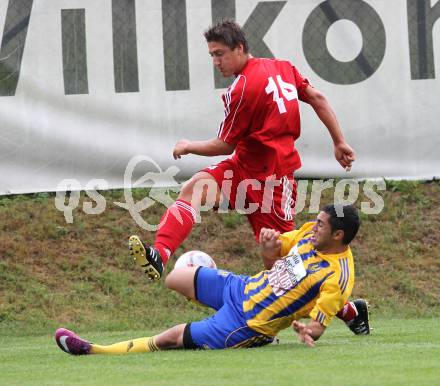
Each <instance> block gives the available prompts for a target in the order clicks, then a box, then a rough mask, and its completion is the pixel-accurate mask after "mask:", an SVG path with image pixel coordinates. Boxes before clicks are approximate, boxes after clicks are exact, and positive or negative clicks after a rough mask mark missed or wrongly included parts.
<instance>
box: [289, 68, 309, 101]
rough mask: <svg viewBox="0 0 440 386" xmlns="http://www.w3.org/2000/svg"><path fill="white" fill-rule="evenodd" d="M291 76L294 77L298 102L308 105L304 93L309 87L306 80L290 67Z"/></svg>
mask: <svg viewBox="0 0 440 386" xmlns="http://www.w3.org/2000/svg"><path fill="white" fill-rule="evenodd" d="M292 69H293V75H294V76H295V83H296V89H297V91H298V98H299V100H300V101H303V102H305V103H309V101H308V98H307V95H306V93H305V91H306V88H307V87H309V86H311V85H310V82H309V80H308V79H307V78H304V77H303V76H302V75H301V74H300V72H299V71H298V70H297V69H296V67H295V66H292Z"/></svg>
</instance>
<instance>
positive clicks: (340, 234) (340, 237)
mask: <svg viewBox="0 0 440 386" xmlns="http://www.w3.org/2000/svg"><path fill="white" fill-rule="evenodd" d="M333 240H336V241H340V242H341V243H342V242H343V241H344V231H343V230H342V229H338V230H337V231H334V232H333Z"/></svg>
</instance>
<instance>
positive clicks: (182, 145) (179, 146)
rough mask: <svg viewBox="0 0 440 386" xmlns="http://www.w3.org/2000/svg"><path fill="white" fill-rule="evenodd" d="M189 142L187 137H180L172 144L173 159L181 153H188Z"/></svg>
mask: <svg viewBox="0 0 440 386" xmlns="http://www.w3.org/2000/svg"><path fill="white" fill-rule="evenodd" d="M189 143H190V141H188V140H187V139H181V140H179V141H177V143H176V144H175V145H174V150H173V157H174V159H178V158H180V157H181V156H182V155H186V154H189V151H188V145H189Z"/></svg>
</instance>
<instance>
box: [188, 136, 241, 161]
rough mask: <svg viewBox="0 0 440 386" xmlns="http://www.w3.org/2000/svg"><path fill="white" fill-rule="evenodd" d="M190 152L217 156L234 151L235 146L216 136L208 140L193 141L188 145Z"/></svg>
mask: <svg viewBox="0 0 440 386" xmlns="http://www.w3.org/2000/svg"><path fill="white" fill-rule="evenodd" d="M187 150H188V153H191V154H196V155H203V156H208V157H212V156H216V155H227V154H231V153H232V152H233V151H234V148H233V147H231V146H229V145H228V144H226V143H225V142H223V141H221V140H219V139H217V138H214V139H210V140H208V141H191V142H190V143H189V144H188V147H187Z"/></svg>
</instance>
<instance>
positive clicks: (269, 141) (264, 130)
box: [217, 58, 309, 179]
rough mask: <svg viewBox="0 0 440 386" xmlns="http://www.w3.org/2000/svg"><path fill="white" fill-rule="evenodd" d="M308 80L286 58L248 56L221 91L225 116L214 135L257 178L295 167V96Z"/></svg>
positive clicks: (297, 123)
mask: <svg viewBox="0 0 440 386" xmlns="http://www.w3.org/2000/svg"><path fill="white" fill-rule="evenodd" d="M308 85H309V82H308V80H307V79H305V78H303V77H302V76H301V74H300V73H299V72H298V70H297V69H296V68H295V67H294V66H293V65H292V64H291V63H290V62H288V61H283V60H278V59H263V58H250V59H249V60H248V61H247V63H246V65H245V67H244V68H243V70H242V71H241V73H240V74H239V75H238V76H237V78H236V79H235V80H234V82H233V83H232V85H231V86H230V87H229V88H228V90H227V91H226V92H225V93H224V94H223V95H222V99H223V103H224V105H225V118H224V120H223V122H222V123H221V125H220V128H219V130H218V133H217V136H218V138H220V139H222V140H223V141H225V142H226V143H229V144H235V145H236V148H235V153H234V155H233V157H234V158H236V160H237V161H238V162H239V164H240V166H241V167H242V168H243V169H245V170H246V171H248V173H249V176H250V177H253V178H257V179H265V177H267V176H270V175H273V174H275V175H276V176H277V177H281V176H284V175H286V174H288V173H292V172H293V171H294V170H296V169H298V168H299V167H300V166H301V160H300V157H299V154H298V151H297V150H296V149H295V140H296V139H297V138H298V137H299V135H300V131H301V128H300V117H299V106H298V99H300V100H302V101H304V102H307V97H306V95H305V89H306V88H307V87H308Z"/></svg>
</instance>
